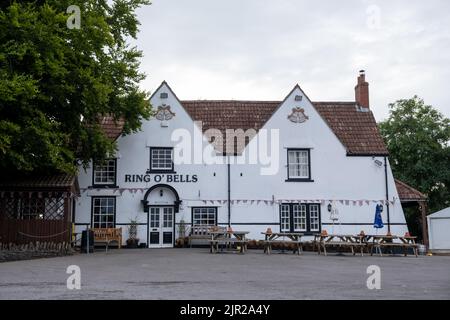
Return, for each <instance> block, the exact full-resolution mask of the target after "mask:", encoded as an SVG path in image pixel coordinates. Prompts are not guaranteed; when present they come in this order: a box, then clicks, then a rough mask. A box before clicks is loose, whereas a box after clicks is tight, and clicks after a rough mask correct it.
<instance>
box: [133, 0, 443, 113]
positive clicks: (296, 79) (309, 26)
mask: <svg viewBox="0 0 450 320" xmlns="http://www.w3.org/2000/svg"><path fill="white" fill-rule="evenodd" d="M449 12H450V1H448V0H428V1H422V0H414V1H403V0H398V1H377V0H346V1H335V0H333V1H331V0H330V1H325V0H323V1H317V0H316V1H304V0H276V1H275V0H271V1H267V0H189V1H188V0H153V4H152V5H151V6H148V7H145V8H141V9H140V10H139V11H138V15H139V19H140V21H141V23H142V25H141V32H140V34H139V38H138V40H137V46H138V47H139V48H140V49H141V50H142V51H143V53H144V59H143V60H142V65H141V68H142V70H143V71H144V72H145V73H146V74H147V79H146V80H145V82H144V83H143V88H144V89H146V90H148V91H154V90H155V89H156V88H157V86H158V85H159V84H160V83H161V82H162V81H163V80H166V81H167V82H168V83H169V85H171V87H172V89H173V90H174V91H175V93H176V94H177V95H178V96H179V97H180V99H246V100H281V99H283V98H284V97H285V96H286V95H287V94H288V93H289V91H290V90H291V89H292V87H293V86H294V85H295V84H296V83H298V84H299V85H300V86H301V87H302V89H303V90H304V91H305V93H306V94H307V95H308V96H309V97H310V98H311V100H313V101H327V100H332V101H351V100H354V89H353V88H354V85H355V83H356V77H357V74H358V70H360V69H365V70H366V74H367V76H366V77H367V80H368V81H369V84H370V98H371V109H372V110H373V111H374V113H375V117H376V118H377V120H382V119H384V118H385V117H386V116H387V114H388V113H387V112H388V108H387V105H388V103H390V102H393V101H395V100H397V99H401V98H409V97H412V96H413V95H414V94H417V95H419V96H420V97H422V98H423V99H424V100H425V102H426V103H428V104H432V105H433V106H435V107H436V108H438V109H439V110H440V111H441V112H443V113H444V114H445V115H446V116H447V117H449V116H450V99H449V98H448V92H449V91H450V85H449V84H448V82H447V81H448V79H449V76H450V19H449V16H448V13H449Z"/></svg>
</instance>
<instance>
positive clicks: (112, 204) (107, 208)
mask: <svg viewBox="0 0 450 320" xmlns="http://www.w3.org/2000/svg"><path fill="white" fill-rule="evenodd" d="M102 200H103V201H102ZM97 208H98V211H97ZM102 216H112V221H109V219H106V221H103V219H102ZM96 217H99V219H98V221H96V220H97V219H96ZM115 225H116V197H92V227H93V228H114V227H115Z"/></svg>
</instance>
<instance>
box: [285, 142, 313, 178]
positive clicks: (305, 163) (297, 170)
mask: <svg viewBox="0 0 450 320" xmlns="http://www.w3.org/2000/svg"><path fill="white" fill-rule="evenodd" d="M310 162H311V151H310V149H288V150H287V171H288V179H292V180H310V179H311V163H310Z"/></svg>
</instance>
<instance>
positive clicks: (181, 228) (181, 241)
mask: <svg viewBox="0 0 450 320" xmlns="http://www.w3.org/2000/svg"><path fill="white" fill-rule="evenodd" d="M185 238H186V223H185V222H184V220H183V219H181V220H180V224H179V225H178V239H177V241H176V246H177V248H183V247H184V246H185V244H186V243H187V242H186V241H185Z"/></svg>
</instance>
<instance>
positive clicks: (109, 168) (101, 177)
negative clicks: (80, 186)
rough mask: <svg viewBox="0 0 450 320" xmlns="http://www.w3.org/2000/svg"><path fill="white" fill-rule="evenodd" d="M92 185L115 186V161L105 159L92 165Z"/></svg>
mask: <svg viewBox="0 0 450 320" xmlns="http://www.w3.org/2000/svg"><path fill="white" fill-rule="evenodd" d="M93 174H94V185H115V184H116V159H107V160H105V161H104V162H101V163H96V164H95V165H94V171H93Z"/></svg>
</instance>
